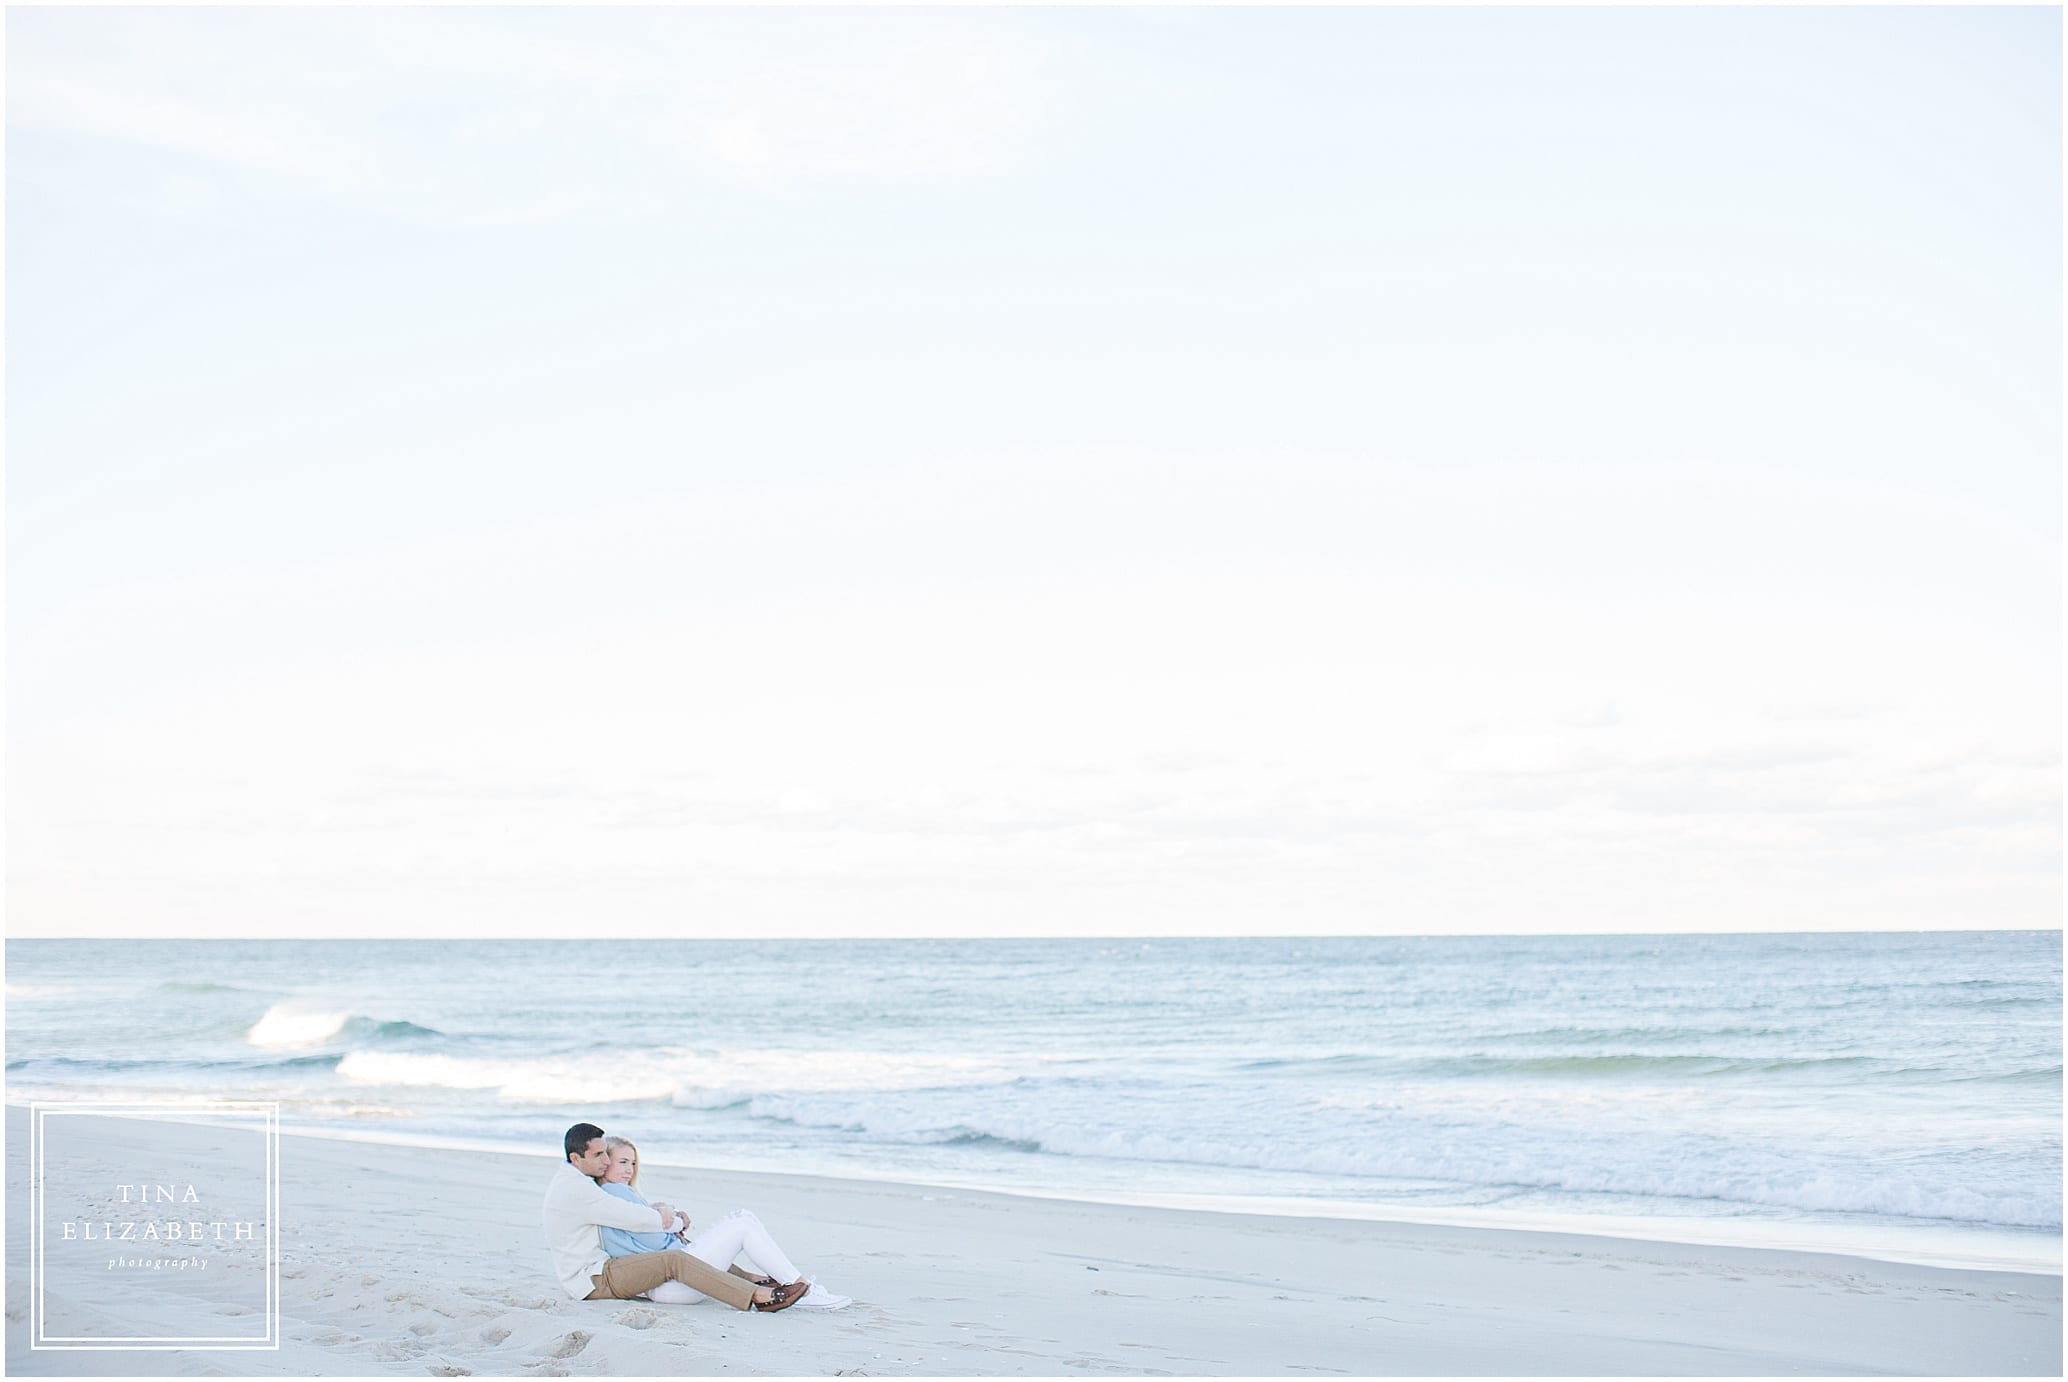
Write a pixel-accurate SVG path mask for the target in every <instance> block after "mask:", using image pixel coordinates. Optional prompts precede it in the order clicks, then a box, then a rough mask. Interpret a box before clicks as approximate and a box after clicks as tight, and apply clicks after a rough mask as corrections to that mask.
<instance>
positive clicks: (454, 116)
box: [8, 9, 1049, 223]
mask: <svg viewBox="0 0 2068 1382" xmlns="http://www.w3.org/2000/svg"><path fill="white" fill-rule="evenodd" d="M1048 82H1049V76H1048V74H1047V72H1046V69H1045V65H1044V62H1043V59H1042V55H1041V50H1040V48H1039V47H1038V46H1037V45H1036V44H1034V43H1033V42H1032V41H1031V40H1030V39H1029V38H1028V37H1027V36H1026V35H1025V34H1024V33H1023V32H1021V31H1020V29H1019V28H1018V26H1017V25H1015V24H1014V23H1013V22H1011V21H1010V20H1009V19H1006V18H1003V17H999V16H986V15H981V14H964V15H955V14H903V15H899V16H896V17H892V18H881V17H878V16H872V15H848V14H840V13H832V14H820V15H811V16H804V15H760V16H756V15H741V14H730V13H727V14H721V13H717V12H711V11H691V12H680V13H671V12H661V11H641V10H592V11H581V12H573V13H569V12H552V11H531V12H524V11H506V10H457V11H455V10H432V9H366V10H348V11H325V10H311V9H276V10H260V11H245V10H236V9H227V10H223V9H218V10H186V9H103V10H97V11H87V10H47V11H39V12H36V13H34V14H23V15H18V16H15V17H14V20H13V22H12V23H11V25H10V47H9V55H8V121H9V125H10V128H12V129H16V130H31V131H62V132H67V133H74V134H85V135H91V136H97V137H101V138H108V139H116V140H122V141H125V142H129V143H133V144H139V145H143V146H146V147H149V148H155V149H160V150H166V151H170V152H173V153H177V154H184V155H190V156H193V157H195V158H198V159H201V160H205V161H207V162H208V163H212V164H214V165H217V166H219V167H220V168H222V169H225V170H233V171H236V172H239V173H242V174H245V175H257V176H259V177H260V178H262V179H266V180H270V181H272V182H274V183H276V184H280V185H285V186H287V187H289V188H290V189H293V190H295V191H299V192H301V193H305V194H309V195H314V196H317V197H321V198H323V199H325V200H328V201H331V202H334V203H338V204H342V205H345V206H348V207H352V208H356V209H361V210H369V211H375V212H380V213H383V214H388V215H394V216H398V217H403V218H407V219H412V220H418V221H428V222H432V223H495V222H508V221H525V220H540V219H548V218H553V217H559V216H564V215H568V214H571V213H573V212H575V211H577V210H583V209H601V208H607V207H625V206H631V207H638V208H651V207H652V206H654V205H656V204H665V203H667V202H671V201H674V200H676V199H678V198H679V197H681V196H683V195H686V194H688V193H690V192H692V191H694V190H695V189H696V188H697V187H698V186H700V185H706V184H710V183H712V182H713V181H714V180H715V181H718V182H721V183H722V182H727V181H737V180H738V179H740V178H749V179H753V180H758V181H770V180H788V179H800V178H804V179H809V178H828V177H833V178H844V179H922V178H937V177H953V176H961V175H966V174H971V173H976V172H982V171H985V170H988V169H992V168H995V167H998V166H1001V165H1002V164H1004V163H1006V162H1008V161H1010V160H1011V159H1012V158H1014V157H1015V156H1016V155H1017V153H1018V151H1019V149H1020V147H1021V145H1022V143H1023V141H1024V139H1025V137H1026V136H1027V135H1028V133H1029V132H1030V131H1032V130H1034V129H1035V128H1036V127H1037V126H1038V125H1039V124H1040V122H1041V119H1042V114H1043V111H1044V110H1045V108H1046V105H1047V103H1048V100H1049V96H1048Z"/></svg>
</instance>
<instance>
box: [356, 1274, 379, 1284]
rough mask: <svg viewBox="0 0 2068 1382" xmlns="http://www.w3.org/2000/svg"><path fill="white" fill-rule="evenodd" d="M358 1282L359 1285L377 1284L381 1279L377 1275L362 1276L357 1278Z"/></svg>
mask: <svg viewBox="0 0 2068 1382" xmlns="http://www.w3.org/2000/svg"><path fill="white" fill-rule="evenodd" d="M359 1284H360V1285H361V1286H378V1285H380V1284H381V1279H380V1278H379V1277H377V1276H362V1277H360V1278H359Z"/></svg>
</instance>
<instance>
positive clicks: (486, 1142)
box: [8, 1102, 2062, 1276]
mask: <svg viewBox="0 0 2068 1382" xmlns="http://www.w3.org/2000/svg"><path fill="white" fill-rule="evenodd" d="M8 1107H9V1108H10V1109H13V1108H18V1107H23V1105H18V1104H15V1103H12V1102H10V1103H9V1105H8ZM282 1136H283V1137H307V1138H311V1139H316V1140H320V1141H335V1142H349V1143H357V1144H361V1145H367V1146H376V1147H414V1148H419V1149H424V1150H439V1151H453V1152H466V1153H470V1154H481V1155H492V1156H516V1157H524V1156H529V1155H533V1154H534V1153H533V1152H531V1151H530V1150H529V1149H526V1148H522V1147H518V1146H516V1145H515V1144H512V1143H506V1142H498V1141H495V1140H493V1139H487V1138H466V1137H445V1136H440V1135H437V1134H423V1133H411V1132H403V1131H397V1132H392V1133H387V1134H381V1133H375V1132H367V1131H360V1130H356V1129H349V1128H310V1127H303V1128H295V1129H292V1130H289V1131H283V1133H282ZM647 1160H648V1164H650V1165H652V1166H653V1167H655V1168H657V1169H662V1168H669V1169H673V1168H680V1169H685V1170H713V1171H723V1172H727V1173H737V1174H742V1175H756V1176H759V1175H772V1174H774V1175H786V1176H795V1177H803V1178H807V1179H811V1180H817V1181H830V1182H837V1183H844V1184H855V1185H891V1186H900V1187H904V1188H906V1189H909V1190H911V1191H913V1192H915V1193H921V1194H923V1193H925V1192H927V1191H940V1190H946V1191H954V1192H957V1193H964V1194H983V1195H1004V1196H1009V1197H1014V1198H1021V1199H1030V1200H1048V1201H1059V1202H1062V1203H1068V1204H1083V1205H1109V1206H1114V1207H1119V1208H1138V1209H1173V1210H1182V1211H1187V1212H1195V1213H1201V1214H1227V1215H1242V1216H1251V1217H1262V1218H1273V1219H1314V1220H1330V1221H1344V1222H1357V1223H1382V1224H1419V1225H1425V1226H1428V1227H1440V1228H1461V1229H1489V1230H1493V1231H1496V1232H1512V1233H1552V1234H1565V1235H1568V1236H1575V1237H1587V1238H1608V1239H1614V1240H1617V1241H1621V1242H1629V1243H1642V1244H1658V1245H1664V1246H1677V1247H1691V1248H1694V1247H1717V1248H1746V1249H1754V1250H1758V1251H1765V1252H1805V1253H1819V1254H1825V1255H1830V1256H1836V1257H1852V1258H1859V1259H1861V1260H1863V1261H1870V1262H1884V1263H1890V1264H1900V1265H1906V1266H1917V1267H1933V1268H1938V1269H1942V1270H1946V1271H1989V1272H2024V1273H2034V1274H2038V1275H2051V1276H2060V1275H2062V1237H2061V1235H2060V1234H2059V1233H2058V1232H2056V1233H2051V1234H2049V1233H2047V1232H2046V1231H2045V1230H2040V1229H2033V1230H2023V1229H2016V1228H2010V1227H2005V1226H1997V1225H1983V1224H1953V1223H1949V1224H1948V1226H1947V1227H1946V1229H1945V1230H1944V1231H1943V1232H1944V1235H1945V1238H1946V1239H1947V1240H1948V1241H1946V1242H1933V1241H1928V1240H1926V1239H1925V1238H1924V1235H1923V1234H1921V1233H1920V1231H1919V1230H1917V1229H1915V1228H1913V1227H1911V1226H1908V1225H1886V1224H1858V1225H1846V1224H1833V1223H1830V1222H1829V1221H1813V1222H1810V1223H1803V1222H1802V1221H1801V1220H1798V1219H1784V1218H1773V1219H1766V1218H1758V1219H1753V1218H1705V1217H1698V1216H1687V1217H1685V1218H1669V1217H1665V1216H1638V1215H1609V1214H1601V1215H1593V1214H1580V1213H1574V1214H1558V1213H1555V1212H1551V1211H1541V1212H1530V1211H1502V1210H1483V1209H1472V1208H1467V1207H1455V1208H1453V1207H1446V1206H1428V1207H1407V1206H1396V1205H1380V1204H1358V1203H1354V1202H1349V1201H1341V1200H1325V1199H1312V1200H1306V1199H1295V1198H1292V1197H1287V1196H1243V1195H1208V1194H1193V1193H1184V1192H1156V1191H1142V1192H1136V1193H1133V1194H1126V1193H1120V1192H1111V1191H1106V1190H1098V1189H1077V1190H1061V1189H1051V1188H1044V1187H1028V1186H1008V1185H990V1184H984V1183H981V1182H976V1181H964V1180H953V1179H940V1180H916V1179H912V1178H909V1177H906V1176H898V1175H889V1174H886V1175H869V1174H866V1173H860V1172H857V1173H852V1174H850V1173H844V1172H840V1171H829V1170H824V1169H814V1170H810V1171H798V1172H770V1171H767V1170H765V1169H762V1168H759V1167H755V1166H750V1165H744V1164H741V1163H738V1162H736V1161H730V1160H727V1159H723V1158H718V1159H704V1160H700V1161H696V1162H690V1161H688V1160H685V1159H682V1158H679V1157H674V1156H670V1155H669V1154H668V1153H666V1152H655V1153H652V1154H651V1155H649V1156H648V1158H647Z"/></svg>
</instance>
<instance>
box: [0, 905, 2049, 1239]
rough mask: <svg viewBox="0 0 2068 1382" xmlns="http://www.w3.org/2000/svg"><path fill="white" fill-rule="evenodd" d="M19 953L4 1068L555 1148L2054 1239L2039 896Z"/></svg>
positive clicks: (392, 1138) (1344, 1205)
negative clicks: (1033, 936)
mask: <svg viewBox="0 0 2068 1382" xmlns="http://www.w3.org/2000/svg"><path fill="white" fill-rule="evenodd" d="M6 956H7V1019H6V1035H7V1064H6V1069H7V1074H6V1094H7V1099H8V1100H9V1101H10V1102H12V1103H26V1102H29V1101H31V1100H51V1101H78V1100H110V1099H133V1098H171V1099H179V1098H215V1099H224V1098H237V1099H258V1100H277V1101H278V1102H279V1103H280V1105H281V1115H282V1121H281V1126H282V1128H283V1130H284V1131H288V1132H313V1133H320V1134H326V1135H332V1136H349V1137H358V1138H368V1139H373V1140H377V1141H388V1142H401V1143H410V1144H417V1145H425V1144H429V1145H436V1146H445V1147H453V1148H459V1149H462V1150H464V1149H470V1148H500V1149H509V1150H516V1151H522V1152H526V1153H534V1154H537V1155H539V1156H541V1157H543V1158H554V1157H556V1156H557V1148H558V1145H559V1140H560V1134H561V1131H562V1130H563V1129H564V1128H565V1127H566V1125H567V1124H569V1123H571V1122H574V1121H576V1120H579V1119H587V1120H591V1121H594V1122H597V1123H600V1124H602V1125H603V1126H604V1127H606V1128H608V1129H610V1130H611V1131H613V1132H623V1133H625V1134H627V1135H630V1136H632V1137H634V1138H635V1139H636V1140H638V1141H639V1143H640V1145H641V1149H642V1154H643V1155H644V1157H645V1159H646V1161H647V1163H648V1164H649V1165H653V1166H664V1165H668V1164H671V1163H674V1164H703V1165H715V1166H725V1167H738V1168H752V1169H763V1170H771V1171H781V1172H792V1173H804V1174H816V1175H829V1176H846V1177H863V1178H871V1179H890V1180H900V1181H908V1182H917V1183H921V1184H932V1185H941V1186H960V1187H971V1188H980V1189H991V1190H1004V1191H1010V1192H1015V1193H1021V1194H1036V1195H1066V1196H1071V1197H1075V1198H1088V1199H1105V1200H1117V1201H1124V1202H1130V1203H1148V1204H1172V1205H1184V1206H1192V1207H1203V1208H1210V1209H1216V1210H1224V1211H1235V1212H1241V1211H1245V1210H1249V1211H1268V1212H1273V1213H1305V1214H1316V1215H1349V1216H1355V1217H1372V1218H1402V1219H1416V1220H1424V1221H1432V1222H1446V1223H1485V1224H1497V1225H1498V1224H1505V1225H1512V1226H1517V1227H1535V1228H1565V1229H1577V1230H1579V1231H1589V1230H1592V1231H1600V1232H1613V1233H1620V1234H1626V1235H1635V1236H1642V1237H1657V1238H1668V1239H1675V1240H1680V1241H1693V1242H1719V1243H1745V1244H1754V1245H1778V1246H1793V1247H1807V1248H1821V1249H1827V1250H1835V1251H1849V1252H1863V1253H1866V1254H1868V1255H1873V1256H1882V1257H1893V1258H1898V1259H1904V1260H1914V1261H1926V1262H1937V1263H1942V1264H1945V1265H1955V1266H1999V1267H2003V1266H2007V1267H2023V1268H2028V1269H2041V1270H2050V1271H2058V1270H2060V1260H2061V1258H2060V1243H2061V1185H2062V1180H2061V1173H2062V1164H2061V1127H2062V1121H2061V1017H2062V1009H2061V940H2060V936H2059V934H2057V933H2052V932H1940V933H1900V934H1835V933H1834V934H1807V935H1802V934H1798V935H1699V936H1555V937H1491V936H1476V937H1444V938H1413V937H1407V938H1354V939H1337V938H1330V939H1313V938H1308V939H1301V938H1290V937H1288V938H1252V939H1183V940H1107V941H1094V940H1062V939H1056V940H989V941H983V940H902V941H887V940H886V941H771V940H755V941H669V940H657V941H628V940H603V941H591V942H576V941H496V940H486V941H481V940H425V941H321V940H313V941H312V940H294V941H285V940H283V941H257V940H239V941H205V940H139V941H108V940H62V941H61V940H14V941H10V942H8V944H7V949H6ZM460 1174H461V1173H460V1172H459V1171H458V1170H455V1176H456V1178H457V1177H458V1176H459V1175H460ZM689 1198H691V1199H692V1200H693V1195H691V1196H689Z"/></svg>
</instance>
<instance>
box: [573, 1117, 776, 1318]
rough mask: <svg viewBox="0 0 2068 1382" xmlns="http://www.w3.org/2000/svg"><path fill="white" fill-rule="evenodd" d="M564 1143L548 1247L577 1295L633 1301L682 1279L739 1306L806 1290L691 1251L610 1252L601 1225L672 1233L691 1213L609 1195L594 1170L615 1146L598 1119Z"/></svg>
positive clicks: (601, 1169) (760, 1305) (770, 1303)
mask: <svg viewBox="0 0 2068 1382" xmlns="http://www.w3.org/2000/svg"><path fill="white" fill-rule="evenodd" d="M561 1145H562V1148H563V1149H564V1150H565V1151H566V1153H567V1160H566V1161H564V1162H562V1163H561V1165H560V1169H559V1170H558V1171H556V1172H554V1174H553V1183H552V1184H551V1185H548V1186H547V1187H546V1203H545V1220H546V1248H547V1251H549V1252H551V1253H552V1254H553V1270H554V1272H555V1273H556V1274H557V1275H558V1276H559V1278H560V1285H561V1286H562V1287H563V1288H564V1289H565V1290H566V1291H567V1294H568V1295H570V1296H572V1297H574V1298H575V1299H576V1300H628V1299H630V1298H631V1297H633V1296H640V1295H644V1294H646V1293H647V1292H648V1291H651V1290H652V1289H653V1288H654V1287H656V1286H658V1285H660V1284H661V1283H662V1282H663V1281H679V1282H681V1283H682V1284H683V1285H685V1286H687V1287H689V1288H690V1289H691V1290H693V1291H701V1292H703V1293H704V1294H705V1295H707V1296H710V1297H711V1298H712V1299H714V1300H722V1301H724V1302H725V1303H726V1304H727V1305H730V1306H731V1307H732V1308H733V1309H735V1310H763V1311H766V1310H782V1309H786V1308H787V1307H788V1306H790V1305H791V1304H792V1303H793V1302H795V1301H796V1300H798V1299H799V1298H800V1297H802V1296H803V1295H804V1292H803V1291H801V1290H793V1288H792V1287H788V1286H774V1287H768V1286H757V1285H755V1284H754V1282H753V1281H752V1280H751V1279H750V1278H749V1277H748V1276H747V1275H746V1273H744V1272H742V1271H741V1270H740V1269H739V1268H738V1267H734V1268H732V1269H731V1270H730V1271H726V1272H721V1271H719V1270H718V1269H717V1268H716V1267H713V1266H711V1265H709V1264H708V1263H705V1262H700V1261H698V1260H697V1259H696V1258H694V1257H691V1256H690V1255H689V1254H688V1253H686V1252H673V1251H670V1252H641V1253H632V1254H630V1255H629V1256H625V1257H610V1256H608V1255H606V1254H605V1253H604V1251H603V1240H602V1235H601V1234H600V1233H598V1231H597V1230H598V1229H599V1228H602V1227H605V1226H608V1227H610V1228H622V1229H629V1230H631V1231H632V1232H634V1233H656V1232H658V1233H672V1232H674V1231H675V1230H676V1229H677V1228H678V1227H679V1228H684V1229H686V1228H688V1227H689V1216H688V1215H687V1214H678V1213H677V1212H676V1211H675V1210H674V1209H672V1208H670V1207H669V1206H667V1205H664V1204H656V1205H654V1206H653V1207H652V1208H645V1207H642V1206H640V1205H636V1204H633V1203H631V1202H630V1201H628V1200H620V1199H617V1198H616V1197H614V1196H612V1195H609V1194H606V1193H605V1192H604V1191H603V1190H602V1188H601V1187H599V1186H598V1185H597V1184H596V1177H598V1176H600V1175H603V1174H604V1173H605V1172H606V1171H608V1170H609V1169H610V1153H609V1152H608V1151H607V1150H606V1149H605V1148H604V1145H603V1129H601V1128H599V1127H597V1126H596V1125H595V1124H594V1123H577V1124H575V1125H574V1126H573V1127H571V1128H569V1129H568V1130H567V1135H566V1137H564V1138H563V1139H562V1140H561ZM656 1216H658V1217H656ZM678 1220H679V1221H680V1222H679V1224H678V1222H677V1221H678Z"/></svg>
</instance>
